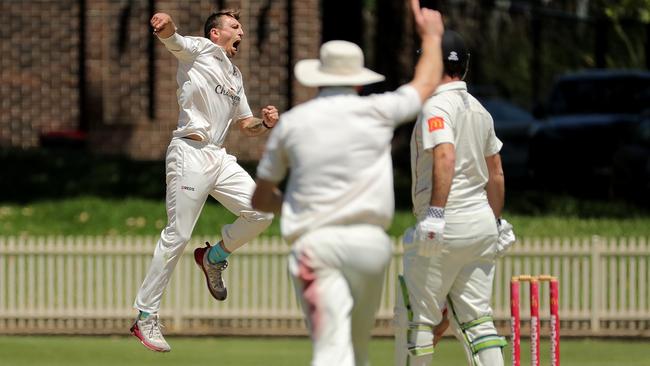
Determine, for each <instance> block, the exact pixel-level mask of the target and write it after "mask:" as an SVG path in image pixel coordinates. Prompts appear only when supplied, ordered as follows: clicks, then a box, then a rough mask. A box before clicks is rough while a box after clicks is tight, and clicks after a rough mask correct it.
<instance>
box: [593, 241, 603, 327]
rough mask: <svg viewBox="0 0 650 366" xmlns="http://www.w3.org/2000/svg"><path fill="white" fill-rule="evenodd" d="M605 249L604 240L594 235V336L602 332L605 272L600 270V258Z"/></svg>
mask: <svg viewBox="0 0 650 366" xmlns="http://www.w3.org/2000/svg"><path fill="white" fill-rule="evenodd" d="M602 248H603V239H602V238H601V237H600V236H598V235H594V236H592V237H591V288H592V291H591V317H590V319H591V332H592V334H595V333H597V332H598V331H599V330H600V315H601V314H600V309H601V306H600V305H601V304H600V298H601V296H600V294H601V291H602V289H603V286H604V284H602V283H600V278H601V273H602V272H601V271H604V270H605V269H604V268H600V257H601V251H602Z"/></svg>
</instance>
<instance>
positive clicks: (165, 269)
mask: <svg viewBox="0 0 650 366" xmlns="http://www.w3.org/2000/svg"><path fill="white" fill-rule="evenodd" d="M166 182H167V194H166V195H167V197H166V202H165V203H166V207H167V226H166V227H165V228H164V229H163V231H162V232H161V234H160V240H158V244H157V245H156V249H155V251H154V254H153V259H152V261H151V266H150V268H149V272H148V273H147V276H146V278H145V279H144V282H143V283H142V286H141V287H140V290H139V291H138V294H137V296H136V299H135V304H134V307H135V308H137V309H139V310H142V311H146V312H149V313H157V312H158V310H159V309H160V301H161V299H162V294H163V291H164V289H165V287H166V286H167V283H168V282H169V279H170V277H171V274H172V272H173V271H174V267H175V266H176V263H177V262H178V260H179V259H180V257H181V256H182V254H183V250H184V249H185V246H186V245H187V243H188V242H189V240H190V237H191V235H192V231H193V230H194V225H195V224H196V221H197V220H198V218H199V214H200V213H201V210H202V209H203V205H204V204H205V201H206V199H207V197H208V195H211V196H212V197H214V198H215V199H216V200H217V201H219V202H220V203H221V204H222V205H223V206H224V207H226V208H227V209H228V210H229V211H230V212H232V213H233V214H235V215H237V216H238V218H237V219H236V220H235V222H233V223H232V224H230V225H224V227H223V228H222V229H221V236H222V239H223V241H224V245H225V246H226V248H227V249H228V250H229V251H233V250H235V249H237V248H239V247H240V246H242V245H244V244H245V243H247V242H248V241H250V240H251V239H253V238H255V237H256V236H257V235H258V234H259V233H261V232H262V231H264V229H266V228H267V227H268V226H269V225H270V224H271V221H272V219H273V216H272V215H270V214H263V213H259V212H257V211H253V209H252V208H251V204H250V201H251V196H252V194H253V191H254V190H255V182H254V181H253V179H252V178H251V177H250V175H249V174H248V173H247V172H246V171H245V170H244V169H243V168H242V167H241V166H239V164H237V159H235V157H234V156H232V155H229V154H227V153H226V150H225V149H224V148H221V147H218V146H215V145H212V144H209V143H206V142H203V141H194V140H190V139H185V138H174V139H172V141H171V143H170V144H169V147H168V149H167V157H166Z"/></svg>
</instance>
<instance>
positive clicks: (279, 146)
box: [257, 86, 421, 242]
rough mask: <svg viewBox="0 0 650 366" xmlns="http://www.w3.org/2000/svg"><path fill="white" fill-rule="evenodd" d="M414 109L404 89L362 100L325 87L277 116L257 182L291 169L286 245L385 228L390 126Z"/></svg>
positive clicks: (416, 104)
mask: <svg viewBox="0 0 650 366" xmlns="http://www.w3.org/2000/svg"><path fill="white" fill-rule="evenodd" d="M420 107H421V102H420V97H419V95H418V93H417V91H416V90H415V89H414V88H413V87H411V86H403V87H400V88H399V89H397V90H396V91H394V92H388V93H383V94H375V95H371V96H366V97H361V96H358V95H357V93H356V92H355V91H354V89H352V88H325V89H323V90H322V91H321V93H320V94H319V96H318V97H317V98H315V99H314V100H311V101H309V102H307V103H304V104H302V105H299V106H297V107H295V108H293V109H292V110H290V111H289V112H286V113H284V114H282V116H281V118H280V122H279V123H278V125H277V126H276V127H275V128H274V129H273V131H272V133H271V136H270V137H269V140H268V142H267V146H266V151H265V153H264V156H263V157H262V159H261V161H260V163H259V165H258V168H257V176H258V177H259V178H262V179H265V180H268V181H271V182H280V181H281V180H282V179H283V178H284V177H285V175H286V173H287V169H288V168H289V167H290V168H291V175H290V178H289V181H288V183H287V188H286V189H285V192H286V193H285V198H284V203H283V206H282V216H281V222H280V226H281V230H282V234H283V236H284V237H285V238H286V239H287V241H289V242H293V241H294V240H295V239H297V238H298V237H300V236H301V235H302V234H304V233H306V232H308V231H311V230H314V229H316V228H319V227H323V226H330V225H351V224H371V225H378V226H381V227H383V228H388V226H389V225H390V222H391V220H392V218H393V212H394V195H393V172H392V161H391V156H390V150H391V145H390V141H391V139H392V137H393V130H394V128H395V126H396V125H398V124H399V123H402V122H406V121H408V120H412V119H413V118H415V116H416V115H417V113H418V112H419V111H420Z"/></svg>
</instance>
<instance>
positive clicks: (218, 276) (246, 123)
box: [131, 10, 278, 352]
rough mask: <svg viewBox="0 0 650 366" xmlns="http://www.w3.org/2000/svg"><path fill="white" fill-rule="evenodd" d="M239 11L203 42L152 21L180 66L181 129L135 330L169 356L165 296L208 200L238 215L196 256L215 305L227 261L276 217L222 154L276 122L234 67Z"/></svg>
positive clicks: (210, 23) (208, 28) (208, 30)
mask: <svg viewBox="0 0 650 366" xmlns="http://www.w3.org/2000/svg"><path fill="white" fill-rule="evenodd" d="M238 19H239V11H233V10H222V11H219V12H216V13H213V14H212V15H210V16H209V17H208V19H207V21H206V22H205V38H204V37H184V36H181V35H180V34H178V33H176V26H175V25H174V22H173V21H172V18H171V17H170V16H169V15H168V14H165V13H157V14H155V15H154V16H153V17H152V18H151V26H152V27H153V29H154V33H155V34H156V35H157V36H158V38H159V39H160V40H161V41H162V43H163V44H164V45H165V47H166V48H167V50H168V51H169V52H171V53H172V54H173V55H174V56H175V57H176V58H177V59H178V72H177V74H176V80H177V82H178V92H177V95H178V105H179V109H180V113H179V117H178V128H177V129H176V130H175V131H174V133H173V136H174V137H173V139H172V141H171V143H170V144H169V148H168V149H167V157H166V176H167V179H166V181H167V197H166V202H165V203H166V207H167V217H168V222H167V226H166V227H165V229H163V231H162V233H161V235H160V240H159V241H158V244H157V246H156V249H155V251H154V255H153V260H152V262H151V266H150V268H149V272H148V273H147V276H146V278H145V279H144V282H143V283H142V287H140V290H139V291H138V294H137V297H136V299H135V304H134V307H135V308H136V309H138V310H140V314H139V316H138V318H137V320H136V322H135V324H134V325H133V327H132V328H131V332H132V333H133V335H135V336H136V337H138V339H140V341H141V342H142V344H144V345H145V346H146V347H147V348H149V349H151V350H154V351H159V352H167V351H169V350H170V347H169V344H168V343H167V342H166V341H165V338H164V337H163V335H162V333H161V331H160V323H159V320H158V310H159V309H160V300H161V298H162V295H163V291H164V289H165V287H166V286H167V283H168V282H169V279H170V277H171V274H172V272H173V270H174V267H175V266H176V263H177V262H178V260H179V259H180V257H181V255H182V254H183V249H184V248H185V246H186V244H187V243H188V242H189V240H190V237H191V235H192V231H193V230H194V225H195V224H196V221H197V220H198V217H199V214H200V213H201V210H202V209H203V205H204V204H205V201H206V199H207V197H208V195H210V196H212V197H214V198H215V199H217V200H218V201H219V202H220V203H221V204H223V205H224V206H225V207H226V208H227V209H228V210H230V211H231V212H232V213H234V214H235V215H237V216H238V218H237V220H235V222H234V223H232V224H230V225H225V226H224V227H223V228H222V230H221V236H222V240H221V241H220V242H219V243H217V244H216V245H214V246H210V245H209V244H208V245H207V246H206V247H204V248H198V249H196V250H195V251H194V259H195V261H196V263H197V264H198V266H199V267H200V268H201V270H202V271H203V273H204V275H205V277H206V282H207V286H208V290H209V291H210V293H211V294H212V296H213V297H214V298H216V299H217V300H225V298H226V295H227V291H226V286H225V284H224V282H223V278H222V271H223V270H224V269H225V268H226V266H227V264H228V262H227V261H226V258H227V257H228V256H229V254H230V253H231V252H232V251H234V250H235V249H237V248H239V247H241V246H242V245H244V244H245V243H246V242H248V241H249V240H251V239H253V238H254V237H255V236H257V235H258V234H259V233H260V232H262V231H263V230H264V229H266V228H267V227H268V226H269V225H270V224H271V220H272V219H273V216H272V215H271V214H264V213H260V212H257V211H254V210H253V209H252V208H251V206H250V200H251V196H252V194H253V191H254V190H255V182H254V181H253V179H252V178H251V177H250V176H249V175H248V173H247V172H246V171H245V170H244V169H243V168H242V167H241V166H239V165H238V164H237V162H236V159H235V157H234V156H232V155H229V154H228V153H227V152H226V149H225V148H224V147H223V143H224V140H225V138H226V134H227V132H228V129H229V127H230V125H231V124H233V123H235V124H238V125H239V128H240V130H241V131H242V132H243V133H244V134H245V135H247V136H257V135H260V134H262V133H264V132H266V131H267V130H268V129H270V128H272V127H273V126H274V125H275V123H276V122H277V120H278V111H277V109H276V108H275V107H274V106H266V107H265V108H263V109H262V115H263V119H259V118H254V117H253V114H252V113H251V109H250V107H249V105H248V101H247V99H246V94H245V92H244V85H243V82H242V75H241V72H240V71H239V69H238V68H237V67H236V66H235V65H233V64H232V63H231V61H230V59H231V58H232V57H234V56H235V55H237V53H238V51H239V46H240V43H241V40H242V37H243V36H244V31H243V29H242V25H241V24H240V23H239V20H238Z"/></svg>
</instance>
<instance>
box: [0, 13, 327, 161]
mask: <svg viewBox="0 0 650 366" xmlns="http://www.w3.org/2000/svg"><path fill="white" fill-rule="evenodd" d="M217 3H218V2H215V1H207V0H189V1H181V0H170V1H156V2H155V6H156V10H157V11H165V12H168V13H170V14H171V15H172V17H173V18H174V21H175V23H176V24H177V26H178V28H179V32H180V33H181V34H184V35H202V34H203V30H202V29H203V23H204V20H205V18H206V17H207V16H208V15H209V14H210V13H211V12H212V11H213V10H215V9H216V4H217ZM223 3H224V5H225V7H232V8H240V9H241V10H242V16H241V19H240V21H241V23H242V25H243V27H244V32H245V36H244V42H243V43H242V48H241V51H240V53H239V55H237V57H236V58H235V59H234V63H235V64H236V65H238V66H239V68H240V69H241V71H242V74H243V76H244V84H245V87H246V90H247V96H248V101H249V104H250V106H251V108H252V109H253V111H254V112H257V111H259V109H260V108H261V107H263V106H265V105H267V104H273V105H276V106H277V107H278V109H280V111H284V110H287V109H288V108H289V107H290V106H291V105H292V104H295V103H297V102H300V101H304V100H306V99H308V98H309V97H311V96H312V95H313V93H314V91H313V90H312V89H307V88H302V87H300V86H299V85H297V84H296V82H295V81H294V80H293V77H292V75H291V65H289V63H292V64H293V63H295V62H296V60H298V59H299V58H303V57H316V56H317V54H318V45H319V42H320V17H319V12H318V1H317V0H286V1H271V0H242V1H223ZM85 5H86V9H85V10H86V11H85V18H84V19H85V26H86V32H85V34H84V42H85V50H86V52H85V75H86V83H85V90H86V93H85V95H84V97H83V100H84V101H85V111H86V113H85V114H84V115H85V116H86V117H87V119H86V120H85V121H83V124H84V125H85V126H84V127H87V130H88V131H87V132H88V142H89V144H88V146H89V149H90V151H92V152H99V153H110V154H126V155H128V156H131V157H133V158H136V159H162V158H164V154H165V150H166V147H167V144H168V143H169V139H170V137H171V132H172V131H173V129H174V128H175V126H176V120H177V115H178V105H177V102H176V81H175V74H176V59H175V58H174V57H173V56H172V55H171V54H170V53H169V52H167V50H166V49H165V48H164V46H163V45H162V44H161V43H160V42H159V41H157V40H155V42H154V49H153V52H154V53H153V57H150V55H149V41H150V38H151V37H153V36H152V34H151V29H150V27H149V25H148V20H149V17H150V13H149V8H148V5H149V2H148V1H145V0H132V1H119V2H117V1H109V0H93V1H86V2H85ZM289 5H291V6H292V7H293V8H292V9H291V10H292V11H291V12H292V13H293V22H292V24H291V26H289V25H288V22H289V13H290V12H289V11H288V9H287V6H289ZM79 12H80V5H79V1H78V0H52V1H44V0H39V1H36V0H32V1H20V2H18V1H15V2H14V1H3V2H0V21H1V22H2V23H1V24H3V27H4V29H5V30H9V32H8V35H9V36H8V37H6V38H5V37H2V38H1V39H0V51H1V52H2V62H1V66H2V68H1V73H0V101H1V102H0V103H1V104H0V105H1V106H2V113H1V114H0V147H7V146H11V147H19V148H29V147H36V146H38V145H39V135H41V134H43V133H48V132H52V131H61V130H75V129H78V128H79V127H80V113H81V111H80V108H79V86H80V77H79V65H80V62H79V50H80V40H79V39H80V37H79ZM54 19H56V21H53V20H54ZM290 30H293V31H292V32H290ZM290 37H292V42H293V44H292V45H290V44H289V38H290ZM290 50H293V54H291V55H290V54H289V53H288V52H289V51H290ZM150 60H153V63H154V69H153V70H154V73H153V76H154V79H153V81H152V80H151V77H150V72H149V70H150ZM152 86H153V117H154V118H150V103H151V102H152V98H151V97H150V95H151V87H152ZM290 99H291V100H290ZM264 140H265V137H260V138H247V137H244V136H242V135H241V134H240V133H239V131H238V130H237V129H235V128H233V129H231V132H230V135H229V136H228V139H227V142H226V144H227V148H228V150H229V151H230V152H231V153H233V154H235V155H236V156H238V157H239V158H240V159H241V160H256V159H258V158H259V155H260V153H261V151H262V148H263V143H264Z"/></svg>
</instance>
